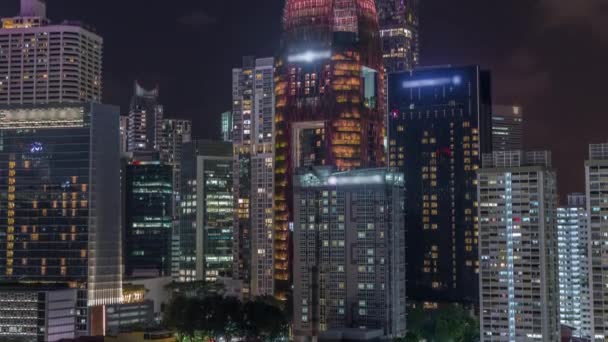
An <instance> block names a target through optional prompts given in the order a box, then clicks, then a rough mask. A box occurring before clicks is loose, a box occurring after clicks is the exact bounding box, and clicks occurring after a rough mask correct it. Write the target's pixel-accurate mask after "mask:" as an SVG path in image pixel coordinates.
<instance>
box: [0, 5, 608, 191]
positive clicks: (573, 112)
mask: <svg viewBox="0 0 608 342" xmlns="http://www.w3.org/2000/svg"><path fill="white" fill-rule="evenodd" d="M421 2H422V9H421V11H422V13H421V18H420V23H421V33H420V35H421V39H422V46H421V60H422V64H423V65H437V64H453V65H463V64H480V65H482V66H483V67H485V68H488V69H490V70H491V71H492V73H493V97H494V99H493V101H494V103H495V104H517V105H521V106H523V107H524V110H525V119H526V137H525V138H526V145H527V146H526V148H528V149H541V148H542V149H550V150H552V152H553V159H554V165H555V166H556V167H557V168H558V171H559V189H560V193H561V195H562V196H563V195H565V194H567V193H568V192H573V191H583V190H584V179H583V178H584V174H583V173H584V172H583V162H584V159H585V158H586V156H587V145H588V143H590V142H605V141H608V110H606V107H608V94H606V92H607V90H608V1H606V0H507V1H496V0H490V1H489V0H457V1H454V0H421ZM18 3H19V1H18V0H0V16H2V17H5V16H12V15H15V14H17V13H18ZM283 3H284V1H283V0H253V1H252V0H218V1H208V0H48V12H49V17H50V18H51V19H53V20H55V21H58V20H62V19H75V20H81V21H83V22H85V23H86V24H89V25H91V26H93V27H94V28H95V29H96V30H97V32H98V33H99V34H100V35H101V36H103V37H104V40H105V42H104V44H105V47H104V101H105V102H107V103H111V104H118V105H120V106H121V109H122V112H123V114H124V113H126V110H127V105H128V101H129V97H130V96H131V92H132V84H133V80H135V79H141V80H144V81H145V82H146V83H148V84H155V83H159V84H160V87H161V102H162V103H163V104H164V105H165V109H166V113H167V115H168V116H169V117H175V118H189V119H192V121H193V123H194V134H195V135H196V136H198V137H203V138H215V137H218V136H219V132H218V131H219V113H221V112H222V111H224V110H228V109H230V106H231V68H232V67H235V66H238V65H239V63H240V60H241V57H242V56H243V55H248V54H250V55H256V56H259V57H266V56H271V55H274V53H275V52H276V50H277V47H278V41H279V37H280V31H281V23H280V17H281V12H282V7H283Z"/></svg>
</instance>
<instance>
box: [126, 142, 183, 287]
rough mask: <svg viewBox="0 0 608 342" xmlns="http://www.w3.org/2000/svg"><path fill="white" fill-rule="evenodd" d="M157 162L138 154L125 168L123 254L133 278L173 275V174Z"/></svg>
mask: <svg viewBox="0 0 608 342" xmlns="http://www.w3.org/2000/svg"><path fill="white" fill-rule="evenodd" d="M150 159H151V160H150ZM155 159H157V158H146V157H145V156H139V155H137V154H134V155H133V158H132V159H131V160H130V161H129V162H128V164H127V165H126V168H125V187H124V189H125V196H126V198H125V204H126V206H125V209H126V210H125V231H124V237H125V242H124V253H123V255H124V264H125V276H126V277H129V278H146V277H147V278H155V277H166V276H169V275H170V274H171V272H170V268H171V267H170V266H171V265H170V261H171V260H170V259H171V237H172V232H173V229H172V228H173V172H172V168H171V166H169V165H166V164H161V163H160V162H159V161H158V160H155Z"/></svg>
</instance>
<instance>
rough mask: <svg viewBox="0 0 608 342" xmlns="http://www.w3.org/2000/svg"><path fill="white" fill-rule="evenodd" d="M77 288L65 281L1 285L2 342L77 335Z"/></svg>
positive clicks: (53, 340) (54, 339)
mask: <svg viewBox="0 0 608 342" xmlns="http://www.w3.org/2000/svg"><path fill="white" fill-rule="evenodd" d="M76 298H77V290H76V289H73V288H69V287H67V286H66V285H65V284H61V285H60V284H56V285H43V284H28V285H24V284H18V283H8V284H1V285H0V339H1V340H2V341H27V342H29V341H34V342H37V341H45V342H57V341H60V340H63V339H73V338H75V337H76V329H75V328H76V325H75V322H76V315H75V313H76V310H77V309H78V308H77V306H76Z"/></svg>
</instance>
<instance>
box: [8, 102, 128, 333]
mask: <svg viewBox="0 0 608 342" xmlns="http://www.w3.org/2000/svg"><path fill="white" fill-rule="evenodd" d="M118 116H119V114H118V109H117V108H115V107H112V106H105V105H100V104H83V105H49V106H45V107H35V108H32V107H8V108H2V109H0V170H2V171H1V172H0V217H2V219H1V220H0V235H2V238H1V239H0V279H1V280H7V281H34V282H68V283H70V284H71V285H72V286H73V287H76V288H78V289H80V290H82V291H81V292H83V293H84V307H85V308H86V306H89V307H95V306H100V305H105V304H112V303H118V302H120V300H121V296H122V293H121V281H122V272H121V250H122V247H121V241H122V239H121V233H120V227H121V219H120V212H121V210H120V202H121V201H120V162H119V160H120V158H119V153H120V146H119V144H120V143H119V127H118V124H119V119H118ZM80 298H82V297H81V296H80V295H79V300H80ZM80 306H81V307H82V303H81V304H80ZM78 316H79V317H82V316H84V317H86V312H79V313H78ZM78 330H80V331H87V330H89V327H87V321H86V318H85V320H84V322H83V321H81V320H79V326H78Z"/></svg>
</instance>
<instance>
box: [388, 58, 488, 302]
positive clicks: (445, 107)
mask: <svg viewBox="0 0 608 342" xmlns="http://www.w3.org/2000/svg"><path fill="white" fill-rule="evenodd" d="M388 89H389V109H390V112H389V164H390V166H391V167H392V168H395V169H397V170H399V171H401V172H403V173H404V174H405V179H406V186H405V187H406V228H407V235H406V244H407V257H406V258H407V259H406V260H407V277H406V279H408V289H407V292H408V298H410V299H412V300H419V301H423V302H427V303H429V305H431V306H434V303H438V302H462V303H476V302H477V301H478V287H479V285H478V275H477V274H478V253H477V218H476V217H477V207H476V205H477V188H476V170H477V169H478V168H479V167H480V160H481V154H482V153H487V152H489V151H491V144H492V141H491V139H492V135H491V133H492V127H491V99H490V74H489V73H488V72H485V71H482V70H481V69H480V68H479V67H478V66H469V67H458V68H453V67H436V68H426V69H416V70H414V71H410V72H403V73H397V74H392V75H390V76H389V81H388Z"/></svg>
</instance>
